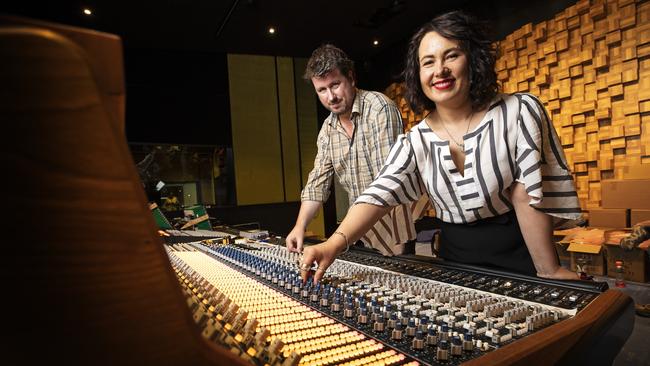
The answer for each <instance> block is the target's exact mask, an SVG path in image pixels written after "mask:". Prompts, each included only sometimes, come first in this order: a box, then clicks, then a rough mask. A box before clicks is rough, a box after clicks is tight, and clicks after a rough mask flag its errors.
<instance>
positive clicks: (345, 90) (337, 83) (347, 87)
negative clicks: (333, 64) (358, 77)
mask: <svg viewBox="0 0 650 366" xmlns="http://www.w3.org/2000/svg"><path fill="white" fill-rule="evenodd" d="M311 82H312V83H313V84H314V89H315V90H316V94H318V99H320V102H321V103H323V106H324V107H325V108H327V109H328V110H329V111H330V112H332V113H336V114H339V115H344V116H345V115H349V114H350V113H351V112H352V104H354V97H355V95H356V90H355V88H354V86H355V84H354V80H352V75H348V77H346V76H345V75H343V74H341V71H340V70H339V69H335V70H333V71H330V72H329V73H327V74H325V75H324V76H322V77H316V76H315V77H313V78H311Z"/></svg>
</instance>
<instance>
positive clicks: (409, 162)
mask: <svg viewBox="0 0 650 366" xmlns="http://www.w3.org/2000/svg"><path fill="white" fill-rule="evenodd" d="M423 192H424V188H423V185H422V180H421V179H420V175H419V173H418V171H417V165H416V163H415V156H414V154H413V149H412V146H411V144H410V141H409V138H408V137H407V136H406V135H399V136H398V138H397V141H396V142H395V145H393V148H392V149H391V151H390V153H389V154H388V159H386V164H384V167H383V168H382V170H381V171H380V172H379V175H378V176H377V178H376V179H375V180H374V181H373V182H372V183H371V184H370V186H369V187H368V188H367V189H366V190H365V191H363V193H361V195H359V197H358V198H357V200H356V201H355V202H354V203H355V204H357V203H370V204H373V205H377V206H384V207H385V206H397V205H400V204H404V203H409V202H413V201H417V200H418V199H420V197H421V196H422V194H423Z"/></svg>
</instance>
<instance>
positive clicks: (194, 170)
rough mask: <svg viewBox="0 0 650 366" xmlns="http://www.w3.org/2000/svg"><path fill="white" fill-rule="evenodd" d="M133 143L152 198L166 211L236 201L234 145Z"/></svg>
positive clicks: (141, 172)
mask: <svg viewBox="0 0 650 366" xmlns="http://www.w3.org/2000/svg"><path fill="white" fill-rule="evenodd" d="M129 147H130V149H131V154H132V155H133V161H134V162H135V164H136V168H137V170H138V173H139V174H140V179H141V181H142V185H143V187H144V189H145V191H146V193H147V198H148V200H149V201H150V202H156V203H157V204H158V205H159V206H160V208H161V209H162V210H163V211H177V210H181V209H183V207H189V206H193V205H196V204H202V205H205V206H206V207H210V206H234V205H235V204H236V202H235V184H234V176H233V172H234V169H233V158H232V148H230V147H226V146H211V145H172V144H148V143H129Z"/></svg>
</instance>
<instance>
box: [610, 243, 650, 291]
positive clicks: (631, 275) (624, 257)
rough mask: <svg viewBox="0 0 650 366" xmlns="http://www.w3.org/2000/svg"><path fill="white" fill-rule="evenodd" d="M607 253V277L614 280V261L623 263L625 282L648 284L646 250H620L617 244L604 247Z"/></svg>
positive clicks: (649, 267) (648, 269)
mask: <svg viewBox="0 0 650 366" xmlns="http://www.w3.org/2000/svg"><path fill="white" fill-rule="evenodd" d="M605 247H606V251H607V276H609V277H613V278H616V266H615V263H616V261H618V260H620V261H623V278H624V279H625V280H626V281H635V282H648V281H649V280H650V266H648V253H646V251H647V250H643V249H640V248H634V249H632V250H625V249H622V248H621V247H620V246H619V245H617V244H609V243H608V244H607V245H605Z"/></svg>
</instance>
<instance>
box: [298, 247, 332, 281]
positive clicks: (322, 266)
mask: <svg viewBox="0 0 650 366" xmlns="http://www.w3.org/2000/svg"><path fill="white" fill-rule="evenodd" d="M339 251H341V249H340V248H339V247H338V246H337V244H336V243H334V242H332V241H330V240H327V241H325V242H322V243H320V244H316V245H312V246H308V247H305V249H304V251H303V254H302V261H301V262H300V266H301V269H300V277H302V281H303V283H304V282H306V281H307V279H308V278H309V277H310V276H311V275H312V274H313V276H314V283H318V282H319V281H320V280H321V279H322V278H323V276H324V275H325V271H327V268H329V266H330V265H331V264H332V263H333V262H334V259H336V255H337V254H338V253H339ZM314 263H316V264H317V265H318V267H317V268H316V270H315V271H313V273H312V271H310V270H309V269H303V268H302V267H305V268H310V267H312V265H313V264H314Z"/></svg>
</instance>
